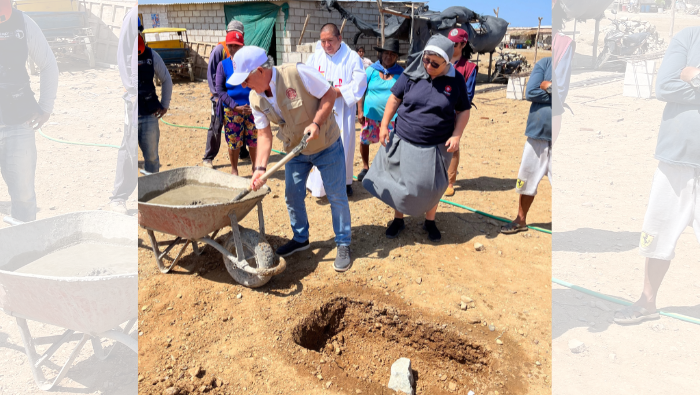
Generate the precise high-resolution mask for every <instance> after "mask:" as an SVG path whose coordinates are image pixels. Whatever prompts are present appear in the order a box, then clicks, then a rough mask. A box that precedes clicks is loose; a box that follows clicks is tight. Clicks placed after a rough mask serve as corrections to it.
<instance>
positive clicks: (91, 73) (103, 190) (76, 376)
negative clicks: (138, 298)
mask: <svg viewBox="0 0 700 395" xmlns="http://www.w3.org/2000/svg"><path fill="white" fill-rule="evenodd" d="M60 70H61V74H60V80H59V91H58V97H57V100H56V104H55V108H54V112H53V115H52V117H51V119H50V120H49V121H48V123H47V124H46V125H45V126H44V128H43V131H44V133H46V134H47V135H49V136H51V137H55V138H60V139H65V140H70V141H81V142H89V143H102V144H113V145H119V144H120V143H121V139H122V136H123V134H122V128H123V126H122V122H123V104H122V103H123V101H122V99H121V95H122V94H123V88H122V85H121V80H120V79H119V73H118V72H117V71H116V70H110V69H94V70H86V69H84V67H82V66H81V65H79V64H72V63H63V62H62V63H61V64H60ZM38 84H39V77H38V76H37V77H34V76H33V77H32V89H33V90H34V92H37V94H38V92H39V86H38ZM36 146H37V151H38V159H37V170H36V194H37V202H38V206H39V212H38V213H37V219H42V218H48V217H53V216H56V215H61V214H65V213H70V212H75V211H86V210H100V209H105V208H106V207H107V206H108V202H109V197H110V196H111V192H112V185H113V182H114V172H115V166H116V158H117V150H116V149H114V148H103V147H87V146H77V145H67V144H60V143H56V142H52V141H50V140H47V139H46V138H44V137H42V136H40V135H39V134H38V133H37V134H36ZM134 195H135V194H134ZM9 212H10V198H9V194H8V193H7V188H6V185H5V183H4V182H0V215H2V216H4V215H8V214H9ZM7 226H8V225H7V224H5V223H4V222H0V229H1V228H5V227H7ZM3 242H4V241H3V240H2V239H0V251H1V250H2V243H3ZM29 327H30V330H31V331H32V334H33V335H34V336H48V335H59V334H61V333H63V330H62V329H61V328H56V327H52V326H48V325H44V324H41V323H36V322H30V325H29ZM112 343H113V342H112V341H105V342H104V346H109V345H111V344H112ZM75 344H77V342H72V343H70V344H69V345H64V346H63V347H62V348H61V349H60V350H59V351H58V352H57V353H56V355H55V356H54V357H53V358H51V362H50V363H49V364H48V365H47V367H48V369H46V368H45V369H44V372H45V374H46V376H47V377H48V378H52V377H55V375H56V373H57V372H58V369H59V368H60V366H62V365H63V361H65V360H66V358H67V357H68V355H69V354H70V351H71V350H72V346H73V345H75ZM46 348H47V346H45V345H41V346H39V347H38V349H39V350H41V351H42V352H43V350H45V349H46ZM58 391H60V392H61V393H66V394H74V393H75V394H78V393H80V394H85V393H92V394H133V393H134V392H135V391H136V355H135V354H134V353H133V352H132V351H130V350H128V349H127V348H126V347H123V346H121V345H119V346H118V348H117V349H115V351H114V354H113V355H112V356H111V357H110V358H109V359H108V360H106V361H104V362H98V361H97V360H96V359H95V357H94V356H93V350H92V346H91V345H90V343H89V342H88V344H86V345H85V347H84V348H83V350H82V351H81V352H80V354H79V355H78V357H77V358H76V360H75V363H74V368H72V369H71V370H70V371H69V372H68V374H67V376H66V377H65V378H64V379H63V381H62V382H61V383H60V385H59V388H58ZM0 393H3V394H35V393H36V394H38V393H44V392H43V391H40V390H39V388H38V387H37V386H36V385H35V384H34V380H33V379H32V374H31V370H30V368H29V362H28V359H27V357H26V355H25V354H24V346H23V343H22V339H21V337H20V333H19V330H18V328H17V325H16V323H15V319H14V318H12V317H10V316H8V315H6V314H2V313H0Z"/></svg>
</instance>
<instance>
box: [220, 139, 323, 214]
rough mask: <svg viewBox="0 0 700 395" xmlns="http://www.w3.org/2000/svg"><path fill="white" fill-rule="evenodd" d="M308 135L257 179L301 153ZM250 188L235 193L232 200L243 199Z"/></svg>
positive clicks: (267, 174)
mask: <svg viewBox="0 0 700 395" xmlns="http://www.w3.org/2000/svg"><path fill="white" fill-rule="evenodd" d="M309 136H311V135H310V134H304V137H302V138H301V142H300V143H299V145H297V146H296V147H294V149H293V150H292V152H290V153H288V154H287V155H286V156H285V157H284V158H282V160H281V161H279V162H277V163H276V164H275V165H274V166H272V167H271V168H270V169H268V170H267V171H266V172H265V174H263V175H262V176H260V178H259V180H261V181H265V180H267V179H268V178H269V177H270V176H271V175H272V174H273V173H274V172H276V171H277V170H279V169H280V167H282V166H284V165H285V164H286V163H287V162H289V161H290V160H292V158H294V157H295V156H297V155H299V154H300V153H301V151H303V150H304V148H306V146H307V145H308V144H309V143H308V140H309ZM252 190H253V189H252V188H251V187H250V185H248V188H246V190H245V191H242V192H241V193H239V194H238V195H236V197H235V198H233V201H237V200H241V199H243V198H244V197H245V196H246V195H248V194H249V193H250V191H252Z"/></svg>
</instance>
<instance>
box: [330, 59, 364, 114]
mask: <svg viewBox="0 0 700 395" xmlns="http://www.w3.org/2000/svg"><path fill="white" fill-rule="evenodd" d="M347 66H350V67H352V80H351V81H350V83H349V84H343V86H341V87H340V88H336V89H337V90H338V92H339V93H340V97H342V98H343V100H344V101H345V105H347V106H348V107H352V106H354V105H355V104H356V103H357V102H358V101H360V99H361V98H362V96H363V95H364V94H365V91H366V90H367V73H365V67H364V66H363V65H362V59H360V55H358V54H356V53H353V54H352V55H351V56H350V60H349V61H348V64H347Z"/></svg>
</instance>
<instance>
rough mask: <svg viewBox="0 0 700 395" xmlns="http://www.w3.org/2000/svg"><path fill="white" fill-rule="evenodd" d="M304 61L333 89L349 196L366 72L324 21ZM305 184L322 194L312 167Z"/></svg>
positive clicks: (318, 179) (317, 174)
mask: <svg viewBox="0 0 700 395" xmlns="http://www.w3.org/2000/svg"><path fill="white" fill-rule="evenodd" d="M306 64H307V65H309V66H311V67H313V68H314V69H315V70H318V71H319V72H320V73H321V74H323V76H324V77H325V78H326V81H328V83H329V84H330V85H331V86H332V87H333V89H334V90H335V93H336V99H335V104H334V106H333V112H334V115H335V121H336V122H337V123H338V126H340V137H341V138H342V140H343V147H344V149H345V184H346V185H347V186H346V192H347V194H348V197H349V196H352V181H353V178H352V174H353V162H354V158H355V106H356V104H357V102H358V101H360V99H362V97H363V96H364V94H365V90H367V74H365V67H364V65H363V63H362V58H360V55H358V54H357V52H355V51H353V50H351V49H350V47H348V46H347V45H345V43H344V42H343V37H342V36H341V35H340V30H338V26H336V25H335V24H333V23H327V24H325V25H324V26H323V28H321V40H320V41H318V42H317V43H316V52H314V54H313V55H312V56H311V57H309V59H308V60H307V61H306ZM306 187H307V188H308V189H310V190H311V194H312V195H314V196H315V197H323V196H326V191H325V189H324V188H323V180H322V179H321V174H320V173H319V171H318V169H317V168H315V167H314V169H313V171H312V172H311V174H310V175H309V179H308V181H307V182H306Z"/></svg>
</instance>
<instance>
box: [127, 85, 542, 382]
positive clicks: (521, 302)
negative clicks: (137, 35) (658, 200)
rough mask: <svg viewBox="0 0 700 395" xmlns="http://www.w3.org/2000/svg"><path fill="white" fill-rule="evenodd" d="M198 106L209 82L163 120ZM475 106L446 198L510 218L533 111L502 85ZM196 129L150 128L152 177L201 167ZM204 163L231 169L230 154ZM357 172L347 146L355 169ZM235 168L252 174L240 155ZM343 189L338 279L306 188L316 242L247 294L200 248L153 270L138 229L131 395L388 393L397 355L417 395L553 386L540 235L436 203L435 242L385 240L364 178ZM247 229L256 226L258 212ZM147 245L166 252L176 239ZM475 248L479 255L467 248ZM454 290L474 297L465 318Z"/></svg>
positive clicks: (268, 216) (279, 240)
mask: <svg viewBox="0 0 700 395" xmlns="http://www.w3.org/2000/svg"><path fill="white" fill-rule="evenodd" d="M483 87H485V86H483V85H482V86H479V87H478V89H481V88H483ZM208 97H209V93H208V89H207V85H206V83H205V82H197V83H189V82H184V81H179V82H177V83H176V85H175V93H174V95H173V102H172V105H171V111H170V112H169V113H168V115H167V116H166V117H165V120H166V121H168V122H171V123H175V124H181V125H196V126H208V125H209V114H210V108H209V105H208V103H209V101H208ZM476 103H477V106H478V107H479V109H478V110H473V111H472V115H471V121H470V123H469V126H468V129H467V131H466V132H465V135H464V138H463V139H462V143H461V150H462V163H461V168H460V175H459V176H458V181H457V188H456V189H457V193H456V195H455V196H454V197H453V198H452V199H451V200H453V201H455V202H458V203H461V204H464V205H467V206H469V207H473V208H477V209H480V210H483V211H485V212H489V213H492V214H496V215H499V216H503V217H508V218H510V217H513V216H514V214H515V211H516V209H517V203H516V198H517V195H516V193H515V190H514V185H515V180H516V177H517V170H518V167H519V163H520V157H521V153H522V148H523V144H524V143H525V136H524V135H523V133H524V129H525V121H526V117H527V112H528V107H529V103H527V102H515V101H511V100H507V99H505V90H501V91H498V92H491V93H488V94H483V95H479V94H477V98H476ZM357 132H358V134H359V129H358V131H357ZM205 136H206V130H196V129H182V128H174V127H170V126H166V125H163V124H161V146H160V156H161V163H162V165H163V167H162V168H161V171H164V170H168V169H172V168H177V167H181V166H198V165H199V164H200V163H201V158H202V155H203V151H204V146H205ZM358 140H359V136H358ZM273 148H275V149H278V150H281V149H282V148H281V143H280V142H278V141H275V143H274V146H273ZM376 151H377V146H372V151H371V155H372V157H373V156H374V154H375V153H376ZM280 158H281V156H280V155H275V154H273V156H272V158H271V161H273V162H274V161H278V160H279V159H280ZM214 165H215V168H216V169H217V170H218V171H222V172H229V171H230V165H229V163H228V159H227V156H226V153H225V146H222V152H221V153H220V154H219V156H218V157H217V158H216V160H215V161H214ZM360 169H361V159H360V155H359V150H358V152H357V153H356V159H355V169H354V170H355V174H357V173H359V171H360ZM239 170H240V172H241V175H242V176H249V175H250V162H249V161H243V162H242V163H241V165H240V166H239ZM283 176H284V175H283V173H282V172H281V171H280V172H279V173H278V174H276V175H275V176H274V177H273V178H272V179H271V180H270V181H269V182H268V185H269V186H270V187H271V188H272V193H271V194H270V195H269V196H268V197H267V198H266V199H265V200H264V201H263V205H264V211H265V225H266V232H267V239H268V241H269V242H270V244H272V246H273V247H278V246H280V245H282V244H284V243H286V242H287V241H288V240H289V238H290V237H291V230H290V229H289V218H288V214H287V210H286V206H285V203H284V198H283V197H284V184H283V183H284V181H283ZM354 190H355V195H354V196H353V197H352V198H351V199H350V209H351V212H352V221H353V224H352V225H353V226H352V229H353V244H352V251H353V258H354V264H353V267H352V268H351V269H350V271H348V272H346V273H345V274H338V273H336V272H335V271H334V270H333V268H332V262H333V259H334V258H335V245H334V242H333V230H332V228H331V226H330V225H329V224H330V223H331V214H330V208H329V206H328V202H327V201H326V200H325V199H323V200H317V199H315V198H313V197H311V196H310V195H308V196H307V199H306V206H307V209H308V211H309V217H310V223H311V248H310V249H309V250H307V251H304V252H301V253H297V254H296V255H294V256H292V257H290V258H288V259H287V269H286V271H285V272H284V273H282V274H281V275H278V276H276V277H274V278H273V279H272V280H271V281H270V282H269V283H268V284H267V285H265V286H263V287H261V288H258V289H247V288H244V287H242V286H240V285H238V284H236V283H235V282H234V281H233V280H232V278H231V277H230V276H229V275H228V273H227V272H226V269H225V268H224V265H222V257H221V254H220V253H218V252H216V251H215V250H214V249H212V248H211V247H206V248H205V249H204V253H203V255H201V256H196V255H194V254H193V253H192V249H191V247H188V249H187V250H186V251H185V252H184V257H183V258H182V260H181V261H180V263H179V266H178V267H176V268H175V269H174V271H173V272H172V273H170V274H167V275H164V274H161V273H160V272H159V271H158V268H157V267H156V263H155V260H154V255H153V252H152V251H151V249H150V242H149V240H148V236H147V234H146V232H145V231H144V230H140V231H139V238H140V245H139V287H140V289H139V313H140V316H139V325H140V331H141V333H140V337H139V392H141V393H144V394H162V393H164V391H165V390H166V389H167V388H169V387H177V388H178V389H179V390H181V391H182V392H199V391H209V392H210V393H221V394H247V393H251V394H320V393H333V394H360V393H362V394H382V393H383V394H389V393H393V391H391V390H389V389H388V388H387V384H388V381H389V376H390V368H391V365H392V363H393V362H394V361H395V360H396V359H398V358H399V357H408V358H410V359H411V360H412V361H413V369H414V371H415V377H416V379H417V390H418V393H419V394H431V395H432V394H451V393H455V394H465V395H466V394H467V393H468V392H469V391H474V392H475V393H477V394H479V395H482V394H484V395H486V394H490V395H494V394H501V395H502V394H547V393H550V385H551V384H550V382H551V378H550V372H551V360H550V351H549V350H550V344H549V339H550V338H551V332H550V315H551V308H550V306H551V300H550V292H551V286H550V277H549V276H550V257H551V255H550V248H551V236H550V235H548V234H545V233H540V232H536V231H530V232H527V233H521V234H518V235H514V236H503V235H500V234H499V233H498V229H499V226H500V224H499V223H498V222H496V221H494V220H488V219H487V218H485V217H482V216H480V215H477V214H474V213H471V212H469V211H466V210H463V209H459V208H456V207H453V206H449V205H445V204H440V208H439V211H438V216H437V221H438V224H439V227H440V229H441V230H442V231H443V240H442V243H440V244H432V243H430V242H429V241H428V239H427V237H426V235H425V234H424V232H423V231H422V230H421V229H420V227H421V224H422V221H423V218H408V219H407V229H406V230H405V232H404V233H402V235H401V236H400V237H399V238H398V239H395V240H387V239H386V238H385V236H384V231H385V227H386V226H387V224H388V223H389V222H390V221H391V219H392V217H393V215H392V211H391V210H390V209H389V208H388V207H387V206H385V205H383V204H382V203H380V202H379V201H377V200H375V199H373V198H372V197H371V196H370V195H369V194H368V193H367V192H366V191H364V189H363V188H362V186H361V184H360V183H357V182H356V183H355V184H354ZM550 193H551V188H550V185H549V183H548V182H547V181H545V182H543V183H542V185H541V189H540V193H539V195H538V197H537V199H536V201H535V203H534V205H533V208H532V211H531V214H530V217H529V219H530V221H531V223H532V224H538V225H540V226H544V227H547V228H549V227H550V226H551V210H550V207H551V201H550ZM242 225H243V226H245V227H248V228H252V229H257V216H256V215H255V212H253V213H252V214H251V215H249V216H248V217H246V218H245V219H244V220H243V221H242ZM226 232H229V233H230V231H229V230H224V231H222V233H226ZM156 236H157V237H158V238H159V240H161V241H163V245H165V241H168V240H172V239H173V237H172V236H168V235H163V234H158V233H156ZM227 236H228V234H226V235H222V236H219V237H218V238H217V240H218V241H219V242H222V243H223V240H225V237H227ZM474 243H481V244H483V245H484V246H485V249H484V250H483V251H475V248H474ZM171 256H174V254H173V253H171ZM462 295H464V296H467V297H469V298H471V299H473V300H474V302H473V304H471V305H470V306H471V307H469V308H468V309H467V310H466V311H462V310H461V309H460V298H461V296H462ZM489 325H493V329H494V330H493V331H490V330H489ZM499 337H500V339H499ZM497 339H498V341H499V342H502V343H503V344H502V345H499V344H498V343H497ZM171 391H173V390H171Z"/></svg>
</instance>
